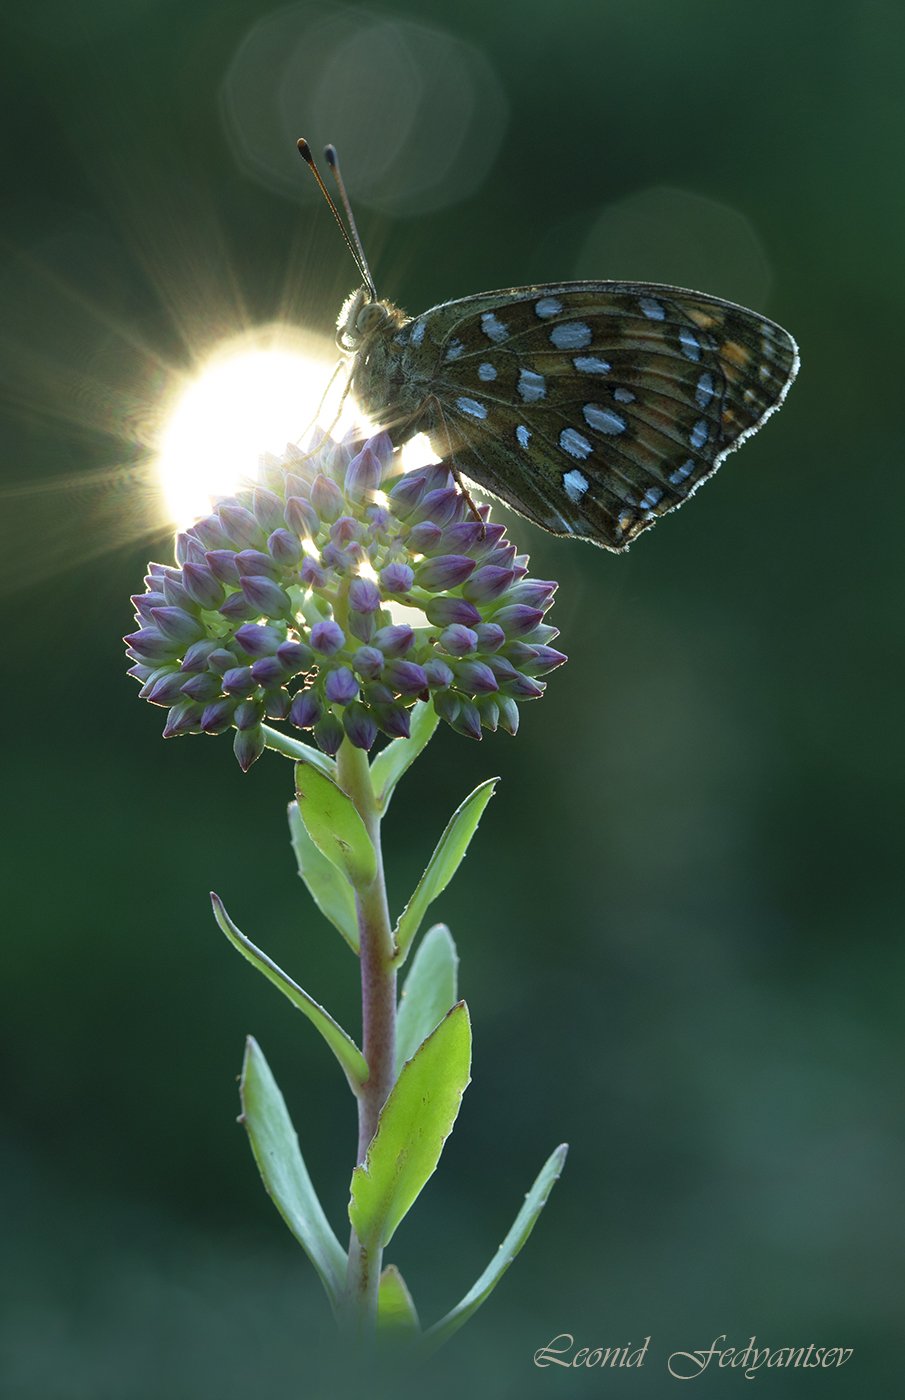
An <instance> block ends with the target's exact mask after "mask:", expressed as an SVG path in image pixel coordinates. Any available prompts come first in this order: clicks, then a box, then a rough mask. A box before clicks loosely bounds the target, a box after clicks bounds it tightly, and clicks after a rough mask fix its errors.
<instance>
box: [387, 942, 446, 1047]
mask: <svg viewBox="0 0 905 1400" xmlns="http://www.w3.org/2000/svg"><path fill="white" fill-rule="evenodd" d="M458 969H459V957H458V954H457V953H456V945H455V943H454V942H453V940H452V934H451V933H450V931H449V929H448V928H447V927H446V925H445V924H434V926H433V928H429V929H428V931H427V933H426V934H425V935H424V937H423V938H422V940H421V943H420V945H419V948H418V951H417V953H416V954H415V956H414V958H413V959H412V966H411V969H410V970H409V975H408V977H406V979H405V986H404V987H403V989H402V996H401V997H400V999H399V1018H398V1020H397V1022H396V1073H397V1074H398V1073H399V1071H400V1070H401V1069H402V1066H403V1065H404V1064H405V1062H406V1060H410V1059H411V1058H412V1056H413V1055H414V1053H415V1051H416V1050H417V1049H418V1046H419V1045H420V1044H421V1042H422V1040H424V1039H425V1038H426V1037H427V1036H429V1035H430V1033H431V1031H432V1030H433V1029H434V1026H436V1025H438V1024H439V1022H440V1021H442V1020H443V1017H444V1016H445V1015H446V1013H447V1011H448V1010H449V1008H450V1007H451V1006H452V1005H453V1004H454V1002H455V1000H456V996H457V991H456V984H457V981H458V977H457V973H458Z"/></svg>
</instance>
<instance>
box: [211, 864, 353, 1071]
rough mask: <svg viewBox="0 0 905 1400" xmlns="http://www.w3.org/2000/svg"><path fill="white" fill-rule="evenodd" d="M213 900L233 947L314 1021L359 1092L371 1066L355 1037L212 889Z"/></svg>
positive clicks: (219, 919) (218, 917) (220, 921)
mask: <svg viewBox="0 0 905 1400" xmlns="http://www.w3.org/2000/svg"><path fill="white" fill-rule="evenodd" d="M211 903H212V904H213V906H214V918H215V919H216V920H217V923H218V924H219V925H220V927H221V929H222V930H223V932H224V933H225V934H226V936H227V938H228V939H229V941H230V943H231V944H232V945H233V947H234V948H237V949H238V950H239V952H240V953H241V954H242V956H243V958H247V959H248V961H249V962H250V963H251V965H252V966H253V967H256V968H257V969H258V971H259V972H263V974H264V976H265V977H266V978H267V980H268V982H272V983H273V985H274V986H275V987H279V989H280V991H281V992H282V993H283V995H284V996H285V997H288V998H289V1000H290V1001H291V1002H292V1005H293V1006H295V1007H298V1009H299V1011H301V1012H302V1014H303V1015H304V1016H307V1017H308V1020H309V1021H310V1022H311V1024H312V1025H313V1026H315V1027H316V1028H317V1029H318V1030H319V1031H320V1033H321V1035H322V1036H323V1037H324V1040H325V1041H326V1042H327V1044H328V1045H329V1046H330V1049H331V1050H332V1051H333V1053H334V1055H335V1056H336V1058H337V1059H338V1060H339V1063H340V1065H341V1066H342V1069H343V1071H344V1073H345V1076H346V1078H347V1079H348V1081H349V1083H350V1084H351V1086H352V1089H353V1092H355V1093H357V1092H358V1090H359V1089H360V1088H361V1086H362V1084H363V1083H364V1082H365V1080H366V1079H367V1077H368V1066H367V1062H366V1061H365V1057H364V1055H362V1053H361V1051H360V1050H359V1048H358V1046H357V1045H356V1044H355V1042H354V1040H352V1038H351V1037H350V1036H348V1035H347V1034H346V1032H345V1031H344V1030H343V1028H342V1026H340V1025H339V1024H338V1023H337V1022H336V1021H334V1019H333V1017H332V1016H331V1015H330V1013H329V1011H325V1010H324V1008H323V1007H322V1006H321V1005H320V1003H319V1002H317V1001H315V1000H314V998H313V997H310V996H309V995H308V993H307V992H306V991H303V990H302V988H301V987H300V986H298V984H297V983H295V982H293V980H292V978H291V977H289V976H287V974H286V973H285V972H284V971H283V969H282V968H281V967H277V965H276V963H275V962H272V961H271V959H270V958H269V957H268V956H267V954H266V953H262V952H261V950H260V948H256V947H255V945H254V944H253V943H252V941H251V939H250V938H246V937H245V934H244V933H243V932H242V931H241V929H239V928H237V927H236V925H235V924H234V923H233V921H232V919H231V918H230V917H229V915H228V914H227V912H226V909H225V908H224V905H223V901H222V899H221V898H220V896H219V895H217V894H214V893H213V891H211Z"/></svg>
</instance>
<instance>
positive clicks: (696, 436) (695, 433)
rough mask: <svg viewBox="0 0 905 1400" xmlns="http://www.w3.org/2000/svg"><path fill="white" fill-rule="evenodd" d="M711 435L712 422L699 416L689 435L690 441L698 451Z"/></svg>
mask: <svg viewBox="0 0 905 1400" xmlns="http://www.w3.org/2000/svg"><path fill="white" fill-rule="evenodd" d="M709 437H710V424H709V423H708V422H707V419H706V418H699V419H698V421H697V423H695V425H694V427H693V428H692V430H691V432H690V434H689V436H688V441H689V442H690V443H691V445H692V447H693V448H694V450H695V451H696V452H697V450H698V448H700V447H703V446H704V443H705V442H706V441H707V439H708V438H709Z"/></svg>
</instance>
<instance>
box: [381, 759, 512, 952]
mask: <svg viewBox="0 0 905 1400" xmlns="http://www.w3.org/2000/svg"><path fill="white" fill-rule="evenodd" d="M498 782H499V779H498V778H488V779H487V781H486V782H485V783H481V784H480V785H479V786H478V787H476V788H475V790H474V792H472V793H470V794H469V796H468V797H466V799H465V801H464V802H463V803H462V805H461V806H460V807H457V808H456V810H455V812H453V815H452V817H451V818H450V822H449V825H448V826H447V828H446V830H445V831H444V833H443V835H442V836H441V837H440V840H439V841H438V843H437V847H436V849H435V851H434V854H433V855H432V856H431V858H430V860H429V861H428V863H427V869H426V870H425V872H424V874H423V875H422V876H421V879H420V880H419V881H418V885H417V888H416V890H415V893H414V894H413V895H412V897H411V899H410V900H409V902H408V904H407V905H406V906H405V908H404V909H403V911H402V914H401V915H400V917H399V922H398V924H397V925H396V931H395V935H394V937H395V941H396V962H397V964H401V963H403V962H404V961H405V958H406V955H407V953H408V950H409V948H410V947H411V944H412V939H413V938H414V937H415V935H416V934H417V932H418V929H419V928H420V927H421V920H422V919H423V918H424V915H425V914H426V912H427V910H428V907H429V906H430V905H431V904H432V903H433V901H434V900H435V899H436V898H437V895H439V894H442V893H443V891H444V890H445V889H446V886H447V885H448V884H449V882H450V880H451V879H452V877H453V876H454V875H455V873H456V871H457V870H458V868H459V866H460V865H461V863H462V861H463V859H464V857H465V852H466V851H467V850H468V843H469V841H470V840H471V838H472V836H474V834H475V832H476V831H477V828H478V822H479V821H480V820H481V816H482V814H483V811H484V808H485V807H486V806H487V803H488V802H489V801H490V799H491V797H492V796H493V790H494V787H495V786H496V784H497V783H498Z"/></svg>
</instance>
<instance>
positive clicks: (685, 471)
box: [669, 457, 694, 486]
mask: <svg viewBox="0 0 905 1400" xmlns="http://www.w3.org/2000/svg"><path fill="white" fill-rule="evenodd" d="M693 471H694V462H693V461H692V459H691V458H690V457H689V459H688V461H687V462H683V464H682V466H681V467H676V470H675V471H674V472H673V473H672V475H671V476H670V478H669V484H670V486H678V485H679V483H680V482H682V481H685V479H686V478H687V477H689V476H691V473H692V472H693Z"/></svg>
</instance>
